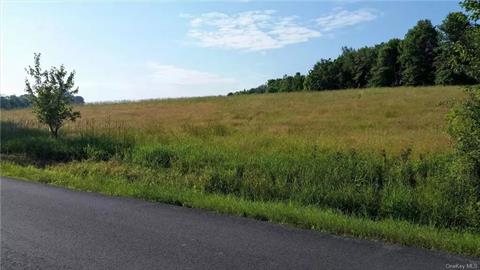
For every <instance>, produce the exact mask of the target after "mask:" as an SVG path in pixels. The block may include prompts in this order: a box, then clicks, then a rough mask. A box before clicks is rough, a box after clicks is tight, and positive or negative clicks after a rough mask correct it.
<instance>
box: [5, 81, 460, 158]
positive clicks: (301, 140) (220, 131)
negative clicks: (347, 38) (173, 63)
mask: <svg viewBox="0 0 480 270" xmlns="http://www.w3.org/2000/svg"><path fill="white" fill-rule="evenodd" d="M462 95H463V94H462V92H461V87H439V86H434V87H418V88H407V87H400V88H378V89H362V90H358V89H357V90H342V91H326V92H296V93H279V94H266V95H247V96H233V97H206V98H188V99H172V100H150V101H142V102H131V103H120V104H97V105H85V106H80V107H78V109H79V110H80V112H81V114H82V118H81V119H80V120H79V121H77V122H76V123H73V124H69V126H68V129H69V130H70V131H79V130H84V129H85V128H88V129H94V130H95V131H96V132H102V131H105V132H106V131H108V132H113V131H115V132H118V131H125V130H128V131H129V132H133V133H137V135H139V136H141V137H143V138H144V139H146V140H147V141H149V140H152V139H153V138H155V140H158V139H160V140H163V139H168V140H169V141H170V140H176V139H178V137H179V136H180V137H182V138H183V137H185V136H187V137H192V138H194V139H200V140H203V141H205V143H215V144H218V143H220V144H222V145H223V144H224V145H228V146H230V147H235V148H236V147H238V148H240V149H243V150H247V151H259V150H262V149H263V150H265V151H269V150H272V148H276V149H278V148H279V147H284V148H287V149H289V148H290V147H302V146H307V147H308V146H311V145H317V146H318V147H319V148H335V149H336V148H340V149H350V148H355V149H366V150H373V151H380V150H382V149H385V150H386V151H389V152H395V153H397V152H399V151H401V150H402V149H406V148H411V149H412V150H413V151H414V153H426V152H442V151H446V150H448V149H450V142H449V138H448V136H447V135H446V133H445V116H446V112H447V111H448V110H449V108H450V107H451V105H452V102H453V101H454V100H455V99H459V98H461V97H462ZM1 117H2V120H15V121H29V122H30V121H32V122H33V115H32V114H31V113H30V111H29V110H28V109H24V110H13V111H2V116H1Z"/></svg>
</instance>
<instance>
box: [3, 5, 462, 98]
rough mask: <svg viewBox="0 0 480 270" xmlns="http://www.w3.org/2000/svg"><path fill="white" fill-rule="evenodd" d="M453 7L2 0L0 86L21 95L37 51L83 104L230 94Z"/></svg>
mask: <svg viewBox="0 0 480 270" xmlns="http://www.w3.org/2000/svg"><path fill="white" fill-rule="evenodd" d="M459 10H461V8H460V7H459V5H458V2H457V1H439V2H435V1H402V2H391V1H390V2H386V1H384V2H373V1H370V2H361V1H342V2H324V1H322V2H249V1H240V2H177V3H174V2H111V1H110V2H99V1H90V2H78V1H77V2H67V1H49V2H38V1H30V2H3V3H2V10H1V12H2V14H1V28H2V29H1V45H2V46H1V60H0V61H1V81H0V86H1V88H0V90H1V94H2V95H8V94H22V93H23V91H24V90H23V89H24V79H25V71H24V68H25V67H26V66H28V65H29V64H31V63H32V62H33V53H34V52H40V53H42V65H43V66H44V67H50V66H53V65H55V66H56V65H60V64H65V65H66V67H67V68H68V69H75V70H76V72H77V76H76V83H77V85H78V86H79V87H80V95H82V96H84V97H85V98H86V100H87V101H89V102H93V101H107V100H124V99H145V98H167V97H185V96H205V95H219V94H226V93H228V92H231V91H235V90H241V89H244V88H250V87H254V86H257V85H259V84H261V83H264V82H265V81H266V80H267V79H269V78H275V77H281V76H283V74H292V73H295V72H297V71H299V72H301V73H306V72H308V70H309V69H310V68H311V67H312V66H313V64H314V63H315V62H316V61H318V60H319V59H321V58H334V57H336V56H337V55H338V54H339V53H340V51H341V47H342V46H349V47H354V48H358V47H362V46H367V45H373V44H376V43H380V42H382V41H386V40H388V39H390V38H402V37H403V36H404V35H405V33H406V32H407V30H408V29H409V28H411V27H412V26H414V25H415V23H416V22H417V21H418V20H419V19H430V20H431V21H432V22H433V24H439V23H440V22H441V21H442V20H443V18H444V17H445V16H446V15H447V14H448V13H449V12H452V11H459Z"/></svg>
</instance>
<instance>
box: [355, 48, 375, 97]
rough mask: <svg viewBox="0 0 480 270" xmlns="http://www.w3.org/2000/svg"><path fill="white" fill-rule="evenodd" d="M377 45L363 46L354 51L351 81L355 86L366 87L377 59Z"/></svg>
mask: <svg viewBox="0 0 480 270" xmlns="http://www.w3.org/2000/svg"><path fill="white" fill-rule="evenodd" d="M377 53H378V47H377V46H375V47H363V48H361V49H359V50H357V51H355V53H354V66H353V83H354V87H355V88H363V87H366V86H367V84H368V82H369V81H370V79H371V77H372V74H371V70H372V67H373V66H374V65H375V61H376V59H377Z"/></svg>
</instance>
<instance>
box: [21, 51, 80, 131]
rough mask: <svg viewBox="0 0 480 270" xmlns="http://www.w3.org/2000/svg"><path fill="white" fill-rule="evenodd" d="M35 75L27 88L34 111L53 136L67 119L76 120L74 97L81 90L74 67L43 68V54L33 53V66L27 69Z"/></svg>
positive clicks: (77, 113) (30, 73)
mask: <svg viewBox="0 0 480 270" xmlns="http://www.w3.org/2000/svg"><path fill="white" fill-rule="evenodd" d="M25 70H26V71H27V74H28V75H29V76H30V77H31V78H32V79H33V80H32V82H30V81H29V80H28V79H25V85H26V91H27V93H28V97H29V100H30V102H31V104H32V106H33V112H34V113H35V115H36V116H37V118H38V120H39V121H40V123H43V124H46V125H47V126H48V128H49V130H50V134H51V135H52V136H53V137H58V130H59V129H60V128H61V127H62V126H63V124H64V121H65V120H71V121H75V119H77V118H78V117H80V112H75V111H73V106H72V105H71V104H72V102H73V100H72V97H73V96H74V95H75V94H76V93H78V88H74V76H75V71H72V72H71V73H70V74H68V72H67V71H66V70H65V67H64V66H63V65H61V66H60V68H56V67H52V68H51V69H50V70H45V71H43V70H42V69H41V67H40V54H35V55H34V66H33V67H31V66H28V68H26V69H25Z"/></svg>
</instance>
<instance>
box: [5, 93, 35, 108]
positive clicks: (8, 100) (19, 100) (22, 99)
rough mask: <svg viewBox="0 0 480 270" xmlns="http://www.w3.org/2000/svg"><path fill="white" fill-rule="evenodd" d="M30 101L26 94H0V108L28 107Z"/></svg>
mask: <svg viewBox="0 0 480 270" xmlns="http://www.w3.org/2000/svg"><path fill="white" fill-rule="evenodd" d="M29 106H30V103H29V101H28V97H27V96H26V95H21V96H18V97H17V96H15V95H10V96H0V108H2V109H5V110H9V109H18V108H26V107H29Z"/></svg>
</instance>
